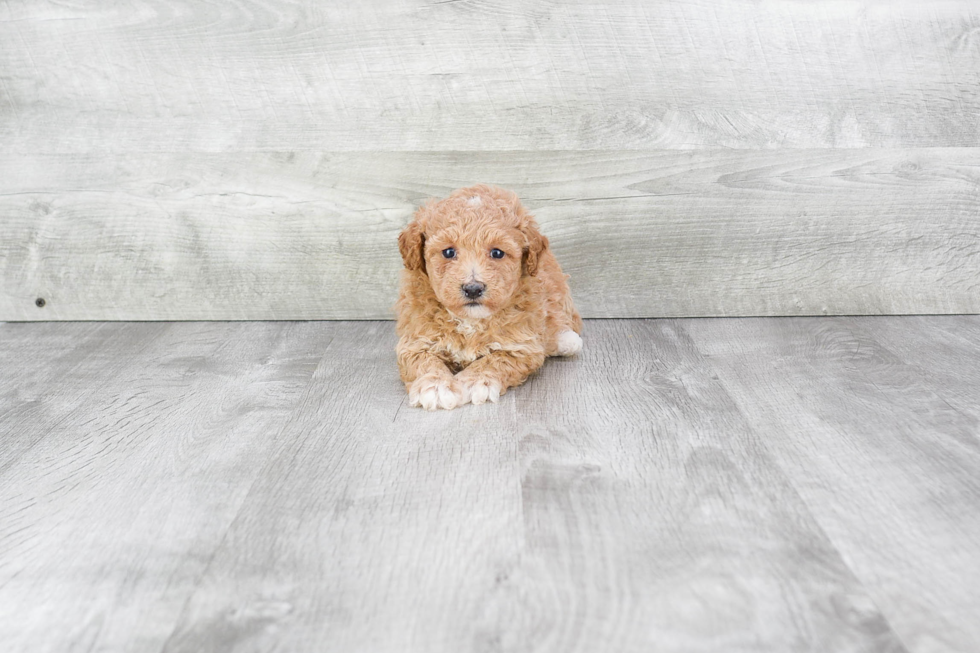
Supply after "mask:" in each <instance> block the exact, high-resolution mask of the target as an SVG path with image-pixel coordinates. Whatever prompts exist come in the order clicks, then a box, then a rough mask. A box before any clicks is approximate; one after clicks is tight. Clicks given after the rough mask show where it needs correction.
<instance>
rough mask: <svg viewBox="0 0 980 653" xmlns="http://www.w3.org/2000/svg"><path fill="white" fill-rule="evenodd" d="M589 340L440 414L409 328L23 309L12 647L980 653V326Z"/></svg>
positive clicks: (8, 391) (2, 327)
mask: <svg viewBox="0 0 980 653" xmlns="http://www.w3.org/2000/svg"><path fill="white" fill-rule="evenodd" d="M585 336H586V340H585V343H586V344H585V350H584V351H583V353H582V354H581V355H580V356H579V357H578V358H575V359H569V360H559V359H552V360H550V361H548V363H547V364H546V366H545V367H544V368H543V369H542V370H541V371H540V372H539V373H538V374H537V375H536V376H535V377H534V378H532V379H531V380H530V381H529V382H528V383H527V385H526V386H524V387H522V388H518V389H516V390H515V391H513V392H511V393H508V394H507V395H506V396H505V397H504V398H502V400H501V402H500V403H499V404H497V405H489V406H478V407H474V406H466V407H463V408H461V409H458V410H455V411H452V412H448V413H445V412H440V413H426V412H424V411H421V410H418V409H413V408H410V407H408V406H407V405H406V402H405V396H404V390H403V388H402V386H401V384H400V383H399V381H398V378H397V373H396V369H395V361H394V352H393V348H394V343H395V338H394V327H393V324H392V323H390V322H238V323H35V324H13V323H8V324H0V642H3V644H2V649H3V651H5V652H6V653H12V652H20V651H31V652H36V651H52V652H54V651H57V652H59V653H60V652H64V651H126V652H135V653H140V652H144V651H152V652H168V653H176V652H178V651H180V652H185V651H186V652H209V651H296V652H300V651H345V652H346V651H364V652H372V653H374V652H389V651H390V652H400V651H432V652H437V653H441V652H452V653H457V652H471V651H472V652H474V653H476V652H480V653H484V652H487V653H489V652H492V651H547V652H555V653H569V652H574V651H581V652H583V653H584V652H593V651H637V652H639V651H644V652H646V651H724V652H726V653H728V652H733V651H774V652H788V651H814V652H820V653H825V652H829V651H916V652H917V651H922V652H933V651H962V652H975V651H980V364H978V361H980V317H978V316H948V317H894V318H892V317H888V318H885V317H868V318H777V319H719V320H634V321H589V322H587V323H586V334H585Z"/></svg>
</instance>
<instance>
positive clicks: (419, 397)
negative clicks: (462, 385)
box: [408, 375, 466, 410]
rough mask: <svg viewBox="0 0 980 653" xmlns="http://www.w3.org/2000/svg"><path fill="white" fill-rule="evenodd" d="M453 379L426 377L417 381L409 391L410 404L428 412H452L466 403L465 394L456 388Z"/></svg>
mask: <svg viewBox="0 0 980 653" xmlns="http://www.w3.org/2000/svg"><path fill="white" fill-rule="evenodd" d="M454 385H455V384H454V383H453V381H452V379H447V378H445V377H442V376H432V375H426V376H422V377H419V378H417V379H415V381H413V382H412V385H411V387H409V389H408V403H409V404H411V405H412V406H421V407H422V408H424V409H426V410H438V409H439V408H444V409H446V410H452V409H453V408H455V407H456V406H459V405H461V404H464V403H466V402H465V401H464V400H463V393H462V392H460V391H458V390H456V389H455V388H454Z"/></svg>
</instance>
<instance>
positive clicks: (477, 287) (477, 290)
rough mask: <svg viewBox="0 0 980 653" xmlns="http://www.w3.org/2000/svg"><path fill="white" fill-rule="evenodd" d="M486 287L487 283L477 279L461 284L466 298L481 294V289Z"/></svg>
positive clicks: (473, 297) (474, 297)
mask: <svg viewBox="0 0 980 653" xmlns="http://www.w3.org/2000/svg"><path fill="white" fill-rule="evenodd" d="M486 289H487V285H486V284H485V283H480V282H479V281H475V282H472V283H464V284H463V294H464V295H466V298H467V299H476V298H477V297H479V296H480V295H482V294H483V291H484V290H486Z"/></svg>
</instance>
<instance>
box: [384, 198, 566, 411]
mask: <svg viewBox="0 0 980 653" xmlns="http://www.w3.org/2000/svg"><path fill="white" fill-rule="evenodd" d="M398 248H399V250H400V251H401V255H402V259H403V260H404V262H405V270H404V271H403V272H402V279H401V291H400V294H399V298H398V303H397V304H396V310H397V312H398V327H397V332H398V346H397V354H398V367H399V370H400V371H401V378H402V381H404V382H405V388H406V390H408V397H409V402H410V403H411V404H412V405H413V406H422V407H423V408H425V409H426V410H436V409H438V408H445V409H452V408H455V407H456V406H460V405H463V404H466V403H474V404H482V403H484V402H485V401H487V400H490V401H497V399H498V398H499V397H500V395H502V394H504V393H505V392H506V391H507V389H508V388H511V387H513V386H516V385H520V384H521V383H523V382H524V380H525V379H526V378H527V376H528V375H529V374H530V373H531V372H533V371H534V370H536V369H538V368H539V367H541V365H542V363H544V359H545V357H546V356H570V355H572V354H575V353H577V352H578V351H579V350H581V349H582V338H581V337H580V334H581V332H582V319H581V318H580V317H579V314H578V312H577V311H576V310H575V305H574V304H573V303H572V297H571V294H570V293H569V290H568V283H567V281H566V280H567V278H568V277H567V276H566V275H564V274H562V271H561V266H559V265H558V260H557V259H556V258H555V257H554V255H553V254H552V253H551V250H550V249H549V248H548V239H547V238H545V237H544V236H543V235H541V232H540V231H539V230H538V225H537V223H536V222H535V221H534V218H533V217H532V216H531V215H530V214H529V213H528V212H527V211H526V210H525V209H524V207H523V206H522V205H521V203H520V201H519V200H518V199H517V196H516V195H514V193H511V192H510V191H506V190H503V189H500V188H495V187H493V186H485V185H479V186H471V187H469V188H463V189H460V190H457V191H456V192H454V193H453V194H452V195H450V196H449V197H448V198H446V199H443V200H430V201H429V202H428V203H427V204H426V205H425V206H423V207H421V208H420V209H419V210H418V211H417V212H416V213H415V218H414V219H413V220H412V222H411V223H409V225H408V226H407V227H406V228H405V230H404V231H402V233H401V235H400V236H399V237H398Z"/></svg>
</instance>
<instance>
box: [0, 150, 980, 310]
mask: <svg viewBox="0 0 980 653" xmlns="http://www.w3.org/2000/svg"><path fill="white" fill-rule="evenodd" d="M978 152H980V150H978V149H975V148H954V149H921V150H877V149H861V150H805V151H796V150H792V151H790V150H787V151H771V152H770V151H766V152H759V151H713V152H672V151H658V152H622V151H618V152H584V153H583V152H538V153H530V152H511V153H507V154H506V155H501V154H499V153H477V152H468V153H464V152H443V153H422V152H415V153H397V152H396V153H390V152H389V153H353V154H351V153H302V152H300V153H296V152H282V153H248V154H242V153H238V154H165V153H163V154H130V155H126V156H119V157H103V156H99V155H41V154H38V155H32V156H26V155H6V156H4V155H0V214H2V215H3V216H4V220H3V221H2V222H0V272H2V274H0V279H2V281H0V317H2V318H4V319H8V320H42V319H43V320H49V319H86V320H93V319H131V320H166V319H174V320H183V319H233V320H241V319H273V318H274V319H364V318H390V317H392V313H391V306H392V304H393V302H394V299H395V296H396V284H397V279H398V270H399V269H400V267H401V262H400V259H399V258H398V252H397V247H396V246H395V241H396V236H397V234H398V232H399V231H400V230H401V228H402V227H403V226H404V225H405V224H406V223H407V221H408V220H409V219H410V216H411V214H412V212H413V210H414V208H415V207H416V206H417V205H418V204H419V203H421V202H422V201H424V199H425V198H427V197H431V196H441V195H445V194H446V193H448V192H449V191H451V190H452V189H454V188H457V187H459V186H463V185H467V184H470V183H474V182H477V181H486V182H491V183H497V184H500V185H503V186H506V187H510V188H513V189H514V190H515V191H517V192H518V193H519V194H520V195H521V197H522V198H523V199H524V201H525V203H526V205H527V206H528V207H529V208H530V209H531V210H532V211H533V212H534V213H535V214H536V215H537V217H538V218H539V221H540V222H541V224H542V226H543V228H544V231H545V233H546V234H547V235H548V236H549V237H550V238H551V242H552V246H553V248H554V250H555V252H556V254H557V255H558V257H559V260H560V261H561V263H562V266H563V267H564V269H565V271H566V272H568V273H570V274H571V277H572V278H571V286H572V291H573V294H574V297H575V300H576V302H577V304H578V306H579V307H580V310H581V312H582V314H583V315H585V316H587V317H651V316H733V315H821V314H902V313H977V312H980V274H978V272H977V270H978V269H980V268H978V262H980V220H978V218H977V216H978V215H980V191H978V189H980V154H978ZM38 297H43V298H45V299H46V301H47V304H46V306H45V307H44V308H43V309H38V308H37V307H36V306H35V305H34V302H35V299H36V298H38Z"/></svg>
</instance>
